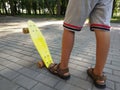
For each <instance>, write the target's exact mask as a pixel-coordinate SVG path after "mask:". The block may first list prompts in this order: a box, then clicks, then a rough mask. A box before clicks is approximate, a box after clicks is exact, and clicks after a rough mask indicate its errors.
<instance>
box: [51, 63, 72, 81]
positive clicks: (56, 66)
mask: <svg viewBox="0 0 120 90" xmlns="http://www.w3.org/2000/svg"><path fill="white" fill-rule="evenodd" d="M59 66H60V64H55V63H52V64H51V65H50V66H49V71H50V72H51V73H52V74H54V75H57V76H58V77H60V78H62V79H64V80H68V79H69V78H70V74H67V75H65V74H66V73H69V69H68V68H66V69H60V68H59Z"/></svg>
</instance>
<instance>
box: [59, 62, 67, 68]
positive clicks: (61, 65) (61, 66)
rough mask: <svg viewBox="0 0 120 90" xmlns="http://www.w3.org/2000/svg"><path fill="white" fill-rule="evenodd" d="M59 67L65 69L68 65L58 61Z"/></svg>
mask: <svg viewBox="0 0 120 90" xmlns="http://www.w3.org/2000/svg"><path fill="white" fill-rule="evenodd" d="M59 68H60V69H67V68H68V65H63V64H61V63H60V66H59Z"/></svg>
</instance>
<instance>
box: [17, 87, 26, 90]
mask: <svg viewBox="0 0 120 90" xmlns="http://www.w3.org/2000/svg"><path fill="white" fill-rule="evenodd" d="M17 90H27V89H25V88H22V87H20V88H18V89H17Z"/></svg>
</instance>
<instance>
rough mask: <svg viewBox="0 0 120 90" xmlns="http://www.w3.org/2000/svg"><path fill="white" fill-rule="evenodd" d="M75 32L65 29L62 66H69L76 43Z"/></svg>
mask: <svg viewBox="0 0 120 90" xmlns="http://www.w3.org/2000/svg"><path fill="white" fill-rule="evenodd" d="M74 34H75V33H74V32H72V31H68V30H64V32H63V38H62V53H61V62H60V63H61V64H60V68H61V69H65V68H68V62H69V57H70V54H71V51H72V48H73V45H74Z"/></svg>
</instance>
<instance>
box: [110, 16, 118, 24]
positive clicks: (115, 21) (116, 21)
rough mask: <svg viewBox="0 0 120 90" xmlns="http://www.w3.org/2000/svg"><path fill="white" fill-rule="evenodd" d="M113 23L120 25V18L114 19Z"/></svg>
mask: <svg viewBox="0 0 120 90" xmlns="http://www.w3.org/2000/svg"><path fill="white" fill-rule="evenodd" d="M111 23H120V17H113V18H112V19H111Z"/></svg>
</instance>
